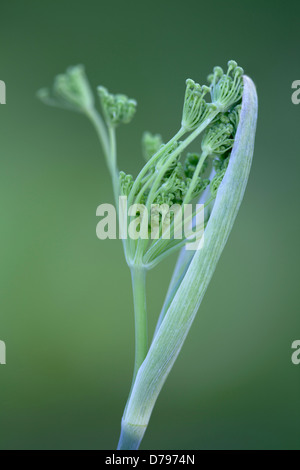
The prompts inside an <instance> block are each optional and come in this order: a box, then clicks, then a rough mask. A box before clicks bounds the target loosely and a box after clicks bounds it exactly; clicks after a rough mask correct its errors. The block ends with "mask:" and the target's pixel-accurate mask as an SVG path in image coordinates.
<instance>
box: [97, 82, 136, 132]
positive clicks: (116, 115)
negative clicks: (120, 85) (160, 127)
mask: <svg viewBox="0 0 300 470" xmlns="http://www.w3.org/2000/svg"><path fill="white" fill-rule="evenodd" d="M97 91H98V95H99V98H100V102H101V105H102V110H103V114H104V116H105V119H106V122H107V124H109V125H112V126H116V125H118V124H120V123H123V124H128V123H129V122H130V121H131V120H132V118H133V116H134V114H135V112H136V106H137V102H136V101H135V100H133V99H129V98H128V97H127V96H126V95H113V94H111V93H109V92H108V90H107V89H106V88H105V87H103V86H99V87H98V88H97Z"/></svg>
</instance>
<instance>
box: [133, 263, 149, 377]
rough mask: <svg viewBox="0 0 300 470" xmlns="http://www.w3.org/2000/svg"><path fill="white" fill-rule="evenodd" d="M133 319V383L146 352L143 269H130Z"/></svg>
mask: <svg viewBox="0 0 300 470" xmlns="http://www.w3.org/2000/svg"><path fill="white" fill-rule="evenodd" d="M131 278H132V290H133V302H134V317H135V361H134V373H133V383H134V381H135V378H136V374H137V372H138V370H139V368H140V366H141V364H142V363H143V362H144V359H145V357H146V355H147V352H148V322H147V309H146V271H145V268H144V267H140V266H136V265H135V266H132V267H131Z"/></svg>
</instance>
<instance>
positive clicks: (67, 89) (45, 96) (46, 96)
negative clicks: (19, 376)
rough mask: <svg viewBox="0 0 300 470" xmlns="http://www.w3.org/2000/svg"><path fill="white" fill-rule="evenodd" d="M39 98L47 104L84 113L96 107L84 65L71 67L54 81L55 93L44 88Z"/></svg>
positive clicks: (39, 93)
mask: <svg viewBox="0 0 300 470" xmlns="http://www.w3.org/2000/svg"><path fill="white" fill-rule="evenodd" d="M38 97H39V98H40V99H41V100H42V101H43V102H44V103H46V104H50V105H52V106H59V107H66V108H71V109H73V110H77V111H82V112H85V111H88V110H89V109H91V108H92V107H93V106H94V97H93V93H92V90H91V88H90V85H89V82H88V79H87V77H86V74H85V69H84V67H83V65H76V66H75V67H69V68H68V69H67V71H66V73H64V74H60V75H57V76H56V78H55V80H54V85H53V93H52V94H51V92H50V90H48V89H47V88H43V89H42V90H40V91H39V92H38Z"/></svg>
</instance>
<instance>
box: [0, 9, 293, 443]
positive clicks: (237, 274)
mask: <svg viewBox="0 0 300 470" xmlns="http://www.w3.org/2000/svg"><path fill="white" fill-rule="evenodd" d="M299 14H300V4H299V2H298V1H290V2H282V1H277V0H273V2H261V1H253V0H252V1H247V0H246V1H245V0H244V1H243V2H240V1H233V0H228V1H226V2H224V1H220V0H219V1H210V2H208V1H205V2H204V1H202V0H200V1H199V0H198V1H194V0H185V1H178V0H175V1H166V0H165V1H162V0H160V1H157V0H152V1H151V2H148V1H145V2H140V1H130V0H128V1H127V2H125V1H121V0H117V1H113V0H111V1H91V0H86V1H85V2H79V1H75V0H73V1H69V0H60V1H59V2H58V1H57V2H50V1H44V2H40V1H33V0H28V1H26V2H22V1H20V0H19V1H16V0H15V1H9V2H8V1H2V2H1V18H0V65H1V67H0V79H2V80H4V81H5V82H6V85H7V104H6V106H1V107H0V123H1V131H0V135H1V144H0V149H1V158H0V201H1V202H0V204H1V233H0V257H1V265H0V266H1V269H0V292H1V297H0V308H1V310H0V339H1V340H4V341H5V342H6V346H7V365H6V366H0V448H1V449H99V448H100V449H114V448H115V446H116V443H117V440H118V433H119V426H120V419H121V415H122V411H123V408H124V405H125V402H126V398H127V394H128V391H129V387H130V381H131V375H132V367H133V351H134V343H133V339H134V336H133V335H134V333H133V312H132V299H131V286H130V276H129V272H128V268H127V266H126V265H125V262H124V259H123V254H122V248H121V243H120V242H119V241H100V240H98V239H97V238H96V234H95V228H96V223H97V218H96V215H95V213H96V207H97V206H98V205H99V204H101V203H103V202H112V190H111V185H110V181H109V178H108V172H107V170H106V167H105V163H104V159H103V155H102V154H101V150H100V148H99V145H98V142H97V138H96V135H95V133H94V131H93V129H92V128H91V126H90V124H89V123H88V122H87V120H86V119H84V118H83V117H82V116H80V115H76V114H72V113H67V112H65V111H60V110H57V109H50V108H47V107H45V106H43V105H42V104H40V103H39V102H38V100H37V99H36V98H35V93H36V90H37V89H39V88H40V87H41V86H48V85H51V83H52V80H53V77H54V75H55V74H56V73H59V72H63V71H64V70H65V69H66V67H67V66H69V65H75V64H77V63H83V64H85V66H86V70H87V73H88V76H89V78H90V81H91V83H92V85H93V86H94V87H96V85H98V84H103V85H105V86H107V87H108V88H109V89H110V90H112V91H113V92H123V93H126V94H128V95H129V96H131V97H134V98H136V99H137V101H138V103H139V107H138V113H137V115H136V117H135V119H134V121H133V123H132V124H131V125H130V126H124V127H123V128H120V130H119V132H118V139H119V141H118V142H119V144H118V145H119V165H120V167H121V168H122V169H124V170H125V171H128V172H133V173H134V174H136V173H137V171H138V169H139V168H140V167H141V151H140V138H141V135H142V132H143V131H144V130H146V129H147V130H150V131H152V132H160V133H161V134H162V135H163V137H164V138H165V139H167V138H169V137H171V135H172V133H173V132H174V131H175V130H177V128H178V125H179V122H180V114H181V109H182V102H183V95H184V89H185V83H184V82H185V79H186V78H188V77H190V78H193V79H195V80H197V81H200V83H203V82H204V81H205V79H206V75H207V74H208V73H209V72H210V71H211V69H212V67H213V66H214V65H221V66H224V67H225V66H226V62H227V60H228V59H235V60H237V61H238V62H239V64H240V65H242V66H243V67H244V69H245V70H246V73H247V74H248V75H250V76H251V77H252V78H253V80H254V81H255V83H256V85H257V90H258V96H259V104H260V108H259V121H258V130H257V139H256V148H255V155H254V161H253V168H252V172H251V176H250V180H249V184H248V187H247V191H246V195H245V199H244V202H243V204H242V207H241V210H240V213H239V215H238V218H237V221H236V224H235V227H234V229H233V232H232V234H231V236H230V239H229V242H228V244H227V247H226V249H225V251H224V253H223V255H222V258H221V261H220V263H219V265H218V267H217V270H216V273H215V275H214V277H213V280H212V282H211V284H210V287H209V289H208V291H207V294H206V296H205V299H204V301H203V303H202V305H201V309H200V312H199V314H198V316H197V318H196V320H195V323H194V325H193V328H192V330H191V332H190V334H189V336H188V339H187V341H186V343H185V345H184V347H183V350H182V352H181V354H180V356H179V358H178V360H177V362H176V364H175V367H174V369H173V370H172V372H171V374H170V376H169V378H168V380H167V382H166V385H165V387H164V389H163V391H162V393H161V395H160V397H159V399H158V401H157V404H156V407H155V409H154V412H153V415H152V419H151V422H150V425H149V429H148V431H147V433H146V435H145V438H144V441H143V443H142V447H141V448H142V449H291V448H298V449H299V448H300V444H299V424H300V394H299V391H300V365H299V366H295V365H293V364H292V362H291V353H292V350H291V344H292V342H293V341H294V340H296V339H300V319H299V311H298V303H299V228H300V227H299V216H298V213H299V209H298V207H299V202H300V198H299V176H298V175H299V171H300V163H299V162H300V154H299V145H298V141H299V123H300V106H298V107H297V106H295V105H293V104H292V102H291V83H292V81H293V80H296V79H300V66H299V65H300V62H299V46H300V38H299ZM174 263H175V258H173V259H169V260H168V261H167V262H165V263H164V264H163V265H161V266H160V267H158V268H157V269H156V270H155V271H153V272H151V273H150V275H149V281H148V298H149V317H150V318H149V323H150V329H151V331H153V328H154V325H155V320H156V319H157V317H158V313H159V310H160V308H161V305H162V302H163V299H164V295H165V291H166V288H167V285H168V280H169V277H170V275H171V272H172V269H173V266H174Z"/></svg>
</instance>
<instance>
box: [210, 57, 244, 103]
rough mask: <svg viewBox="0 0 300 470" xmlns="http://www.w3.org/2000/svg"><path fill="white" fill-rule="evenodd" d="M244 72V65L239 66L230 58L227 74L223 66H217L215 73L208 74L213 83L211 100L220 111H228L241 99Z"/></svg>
mask: <svg viewBox="0 0 300 470" xmlns="http://www.w3.org/2000/svg"><path fill="white" fill-rule="evenodd" d="M243 73H244V70H243V69H242V67H239V66H238V65H237V63H236V62H235V61H234V60H230V61H229V62H228V69H227V73H226V74H225V73H224V72H223V69H222V68H221V67H215V68H214V73H213V74H212V75H209V76H208V81H209V82H210V83H211V87H210V88H211V100H212V102H213V103H214V104H215V105H216V106H217V108H218V110H219V111H221V112H225V111H227V110H228V109H229V108H230V107H231V106H233V105H234V104H235V103H237V102H238V101H239V100H240V99H241V97H242V93H243Z"/></svg>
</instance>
